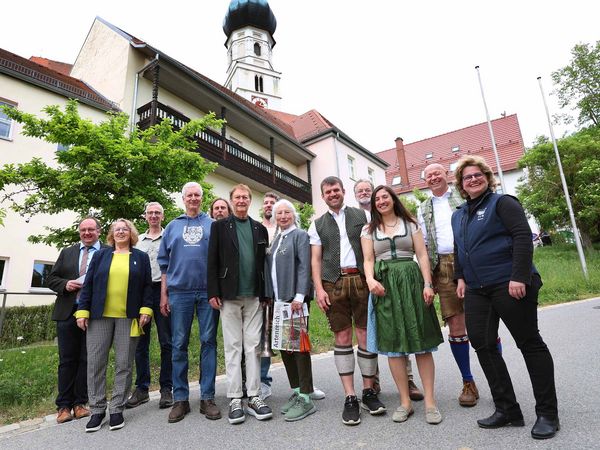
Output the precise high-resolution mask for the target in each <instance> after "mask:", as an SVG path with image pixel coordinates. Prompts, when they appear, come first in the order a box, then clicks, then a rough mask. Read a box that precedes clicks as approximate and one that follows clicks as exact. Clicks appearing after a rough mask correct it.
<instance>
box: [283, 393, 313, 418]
mask: <svg viewBox="0 0 600 450" xmlns="http://www.w3.org/2000/svg"><path fill="white" fill-rule="evenodd" d="M316 411H317V407H316V406H315V404H314V403H313V402H312V400H311V399H310V398H309V399H308V401H307V400H304V399H303V398H302V397H300V396H298V397H297V398H296V402H295V403H294V404H293V405H292V407H291V408H290V409H288V412H286V413H285V416H284V419H285V421H286V422H295V421H296V420H301V419H304V418H305V417H306V416H310V415H311V414H312V413H314V412H316Z"/></svg>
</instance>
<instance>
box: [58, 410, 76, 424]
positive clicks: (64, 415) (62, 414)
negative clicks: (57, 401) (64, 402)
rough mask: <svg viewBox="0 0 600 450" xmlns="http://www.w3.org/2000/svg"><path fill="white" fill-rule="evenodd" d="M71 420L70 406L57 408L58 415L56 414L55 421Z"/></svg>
mask: <svg viewBox="0 0 600 450" xmlns="http://www.w3.org/2000/svg"><path fill="white" fill-rule="evenodd" d="M71 420H73V415H72V414H71V408H60V409H59V410H58V415H57V416H56V422H57V423H65V422H70V421H71Z"/></svg>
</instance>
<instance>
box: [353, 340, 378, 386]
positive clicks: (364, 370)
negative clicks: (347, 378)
mask: <svg viewBox="0 0 600 450" xmlns="http://www.w3.org/2000/svg"><path fill="white" fill-rule="evenodd" d="M356 356H357V358H358V367H359V369H360V373H361V374H362V377H363V378H373V377H375V374H376V373H377V353H371V352H368V351H366V350H365V349H362V348H360V347H358V352H357V353H356Z"/></svg>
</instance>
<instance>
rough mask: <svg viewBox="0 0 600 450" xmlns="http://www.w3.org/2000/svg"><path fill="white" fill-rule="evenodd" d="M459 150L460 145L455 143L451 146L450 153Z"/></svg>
mask: <svg viewBox="0 0 600 450" xmlns="http://www.w3.org/2000/svg"><path fill="white" fill-rule="evenodd" d="M458 151H460V145H455V146H454V147H452V153H456V152H458Z"/></svg>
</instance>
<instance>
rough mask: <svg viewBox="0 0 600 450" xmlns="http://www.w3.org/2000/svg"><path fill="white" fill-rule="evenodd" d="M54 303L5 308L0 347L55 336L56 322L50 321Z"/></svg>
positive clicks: (20, 344)
mask: <svg viewBox="0 0 600 450" xmlns="http://www.w3.org/2000/svg"><path fill="white" fill-rule="evenodd" d="M53 307H54V305H43V306H13V307H9V308H6V316H5V317H4V325H3V326H2V334H1V335H0V348H12V347H17V346H23V345H29V344H33V343H36V342H40V341H50V340H52V339H54V338H55V337H56V324H55V323H54V322H53V321H52V319H51V317H52V309H53Z"/></svg>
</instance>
